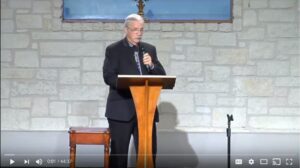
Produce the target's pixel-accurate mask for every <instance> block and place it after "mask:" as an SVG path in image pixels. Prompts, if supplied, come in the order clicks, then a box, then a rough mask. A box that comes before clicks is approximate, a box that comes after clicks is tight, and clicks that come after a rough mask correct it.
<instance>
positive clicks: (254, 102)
mask: <svg viewBox="0 0 300 168" xmlns="http://www.w3.org/2000/svg"><path fill="white" fill-rule="evenodd" d="M247 111H248V114H267V113H268V99H266V98H248V108H247Z"/></svg>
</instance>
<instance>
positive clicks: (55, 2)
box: [52, 0, 63, 8]
mask: <svg viewBox="0 0 300 168" xmlns="http://www.w3.org/2000/svg"><path fill="white" fill-rule="evenodd" d="M62 2H63V1H62V0H52V3H53V6H54V7H56V8H60V7H61V6H62Z"/></svg>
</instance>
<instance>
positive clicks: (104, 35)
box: [83, 31, 123, 41]
mask: <svg viewBox="0 0 300 168" xmlns="http://www.w3.org/2000/svg"><path fill="white" fill-rule="evenodd" d="M122 35H123V34H122V32H111V31H106V32H85V33H83V39H84V40H100V41H103V40H116V41H117V40H120V39H121V38H122Z"/></svg>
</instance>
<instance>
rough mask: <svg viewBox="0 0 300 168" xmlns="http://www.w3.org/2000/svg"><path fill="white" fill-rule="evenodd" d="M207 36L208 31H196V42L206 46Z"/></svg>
mask: <svg viewBox="0 0 300 168" xmlns="http://www.w3.org/2000/svg"><path fill="white" fill-rule="evenodd" d="M209 36H210V34H209V33H205V32H204V33H197V42H198V43H197V44H198V45H200V46H202V45H203V46H206V45H207V44H208V40H209Z"/></svg>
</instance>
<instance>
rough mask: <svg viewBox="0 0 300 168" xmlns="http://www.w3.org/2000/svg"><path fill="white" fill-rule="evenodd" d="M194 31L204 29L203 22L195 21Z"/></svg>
mask: <svg viewBox="0 0 300 168" xmlns="http://www.w3.org/2000/svg"><path fill="white" fill-rule="evenodd" d="M195 31H198V32H199V31H205V24H204V23H195Z"/></svg>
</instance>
